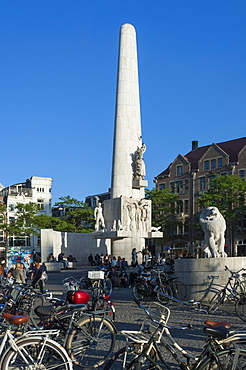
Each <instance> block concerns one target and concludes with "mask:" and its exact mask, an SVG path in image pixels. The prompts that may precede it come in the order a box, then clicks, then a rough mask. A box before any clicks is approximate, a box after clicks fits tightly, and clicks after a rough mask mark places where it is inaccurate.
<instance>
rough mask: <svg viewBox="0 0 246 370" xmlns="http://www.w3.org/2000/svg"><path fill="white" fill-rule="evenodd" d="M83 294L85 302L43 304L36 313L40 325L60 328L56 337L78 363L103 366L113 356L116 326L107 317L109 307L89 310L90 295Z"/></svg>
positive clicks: (89, 366) (79, 364)
mask: <svg viewBox="0 0 246 370" xmlns="http://www.w3.org/2000/svg"><path fill="white" fill-rule="evenodd" d="M68 293H69V292H68ZM74 293H75V294H76V293H80V291H75V292H74ZM82 293H84V299H85V300H84V304H79V303H78V301H76V300H75V301H74V303H75V304H70V303H66V304H65V305H64V306H59V303H58V305H57V304H56V305H49V306H40V307H37V308H36V309H35V313H36V315H37V316H38V317H39V320H40V323H39V325H40V327H42V328H43V329H47V328H51V329H59V331H60V334H59V337H58V338H57V340H58V341H59V343H61V344H62V345H63V346H64V347H65V348H66V350H67V351H68V353H69V356H70V358H71V359H72V361H73V362H74V363H75V364H76V365H78V366H80V367H86V368H93V367H98V366H100V365H102V364H103V363H104V362H105V361H106V359H107V358H108V357H109V356H110V355H111V353H112V351H113V348H114V345H115V335H116V328H115V326H114V324H113V322H112V321H111V320H109V319H108V318H107V310H98V309H97V310H96V311H91V310H88V308H87V305H86V301H87V300H88V299H89V298H88V296H89V295H88V293H86V292H82ZM86 294H87V296H85V295H86ZM81 297H82V296H81ZM82 298H83V297H82ZM57 306H58V307H57Z"/></svg>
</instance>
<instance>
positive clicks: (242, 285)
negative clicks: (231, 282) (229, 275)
mask: <svg viewBox="0 0 246 370" xmlns="http://www.w3.org/2000/svg"><path fill="white" fill-rule="evenodd" d="M236 291H237V293H239V294H246V282H245V280H242V281H240V282H239V283H238V285H237V287H236Z"/></svg>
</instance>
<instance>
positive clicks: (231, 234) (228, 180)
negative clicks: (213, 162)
mask: <svg viewBox="0 0 246 370" xmlns="http://www.w3.org/2000/svg"><path fill="white" fill-rule="evenodd" d="M245 195H246V182H245V181H243V180H242V179H241V178H240V177H238V176H235V175H226V176H219V175H216V176H215V177H214V179H213V180H212V181H211V185H210V189H209V190H208V191H206V192H205V193H204V194H202V195H201V196H200V197H199V199H198V202H199V205H200V207H201V208H205V207H208V206H215V207H217V208H218V209H219V211H220V212H221V213H222V215H223V216H224V218H225V219H226V221H227V237H228V239H229V240H230V245H231V251H232V255H235V245H234V239H235V225H236V222H237V221H238V220H239V219H240V218H242V214H243V213H244V212H246V206H245Z"/></svg>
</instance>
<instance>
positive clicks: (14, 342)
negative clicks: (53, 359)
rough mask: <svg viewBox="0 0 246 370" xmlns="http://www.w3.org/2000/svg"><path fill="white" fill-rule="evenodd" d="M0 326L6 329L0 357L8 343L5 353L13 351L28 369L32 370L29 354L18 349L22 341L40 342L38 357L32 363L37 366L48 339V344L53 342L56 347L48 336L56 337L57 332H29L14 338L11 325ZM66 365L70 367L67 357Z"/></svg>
mask: <svg viewBox="0 0 246 370" xmlns="http://www.w3.org/2000/svg"><path fill="white" fill-rule="evenodd" d="M1 325H2V326H3V327H6V330H5V333H4V336H3V337H2V341H1V343H0V355H2V354H3V351H4V349H5V346H6V344H7V343H8V344H9V346H8V347H7V350H6V352H5V353H7V351H8V350H9V349H10V348H11V349H13V350H14V351H15V352H16V353H18V354H19V355H20V356H21V358H22V359H23V361H24V362H25V363H26V365H27V368H28V366H30V369H31V368H33V364H30V354H28V353H26V352H25V351H24V350H23V349H22V350H20V349H19V345H20V344H21V342H22V341H23V340H26V339H27V338H30V337H31V338H32V339H34V340H37V339H38V340H42V347H41V349H40V350H39V352H38V357H35V361H34V362H35V363H36V364H38V363H39V361H40V360H42V358H43V355H44V352H45V345H46V343H47V340H48V339H49V342H53V343H54V344H55V345H57V343H56V342H55V341H53V340H52V339H50V336H53V335H58V334H59V330H42V331H41V330H40V331H29V332H26V333H25V334H23V335H21V336H19V337H18V338H15V337H14V335H13V334H12V333H11V325H6V324H4V323H2V324H1ZM63 352H64V353H66V351H65V349H63ZM1 357H2V358H4V356H1ZM0 362H1V361H0ZM34 362H33V363H34ZM67 363H69V364H70V366H72V361H71V359H70V358H69V357H68V356H67Z"/></svg>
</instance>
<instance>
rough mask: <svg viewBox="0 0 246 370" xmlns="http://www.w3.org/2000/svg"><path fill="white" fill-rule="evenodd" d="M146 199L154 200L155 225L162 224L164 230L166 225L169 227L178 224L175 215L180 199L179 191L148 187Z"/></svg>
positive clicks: (153, 221) (153, 222)
mask: <svg viewBox="0 0 246 370" xmlns="http://www.w3.org/2000/svg"><path fill="white" fill-rule="evenodd" d="M146 199H150V200H151V201H152V224H153V226H156V227H159V226H162V230H163V229H164V225H165V227H169V226H171V225H174V224H177V221H176V220H175V219H174V217H173V215H174V213H175V209H176V207H177V202H178V200H179V195H178V194H177V193H171V192H170V189H162V190H159V189H156V188H154V189H152V190H149V189H147V190H146ZM163 231H164V230H163Z"/></svg>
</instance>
